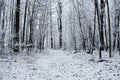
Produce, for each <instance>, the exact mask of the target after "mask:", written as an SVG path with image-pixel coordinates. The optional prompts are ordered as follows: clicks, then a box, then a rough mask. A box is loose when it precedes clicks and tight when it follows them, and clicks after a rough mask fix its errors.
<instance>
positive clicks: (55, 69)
mask: <svg viewBox="0 0 120 80" xmlns="http://www.w3.org/2000/svg"><path fill="white" fill-rule="evenodd" d="M90 58H91V57H90V55H85V54H84V53H83V52H81V53H78V54H70V52H67V51H61V50H49V51H47V52H44V53H40V54H35V55H34V56H33V55H30V56H27V55H24V56H23V55H17V56H14V57H13V58H10V59H9V60H7V59H0V80H120V62H119V61H112V60H111V61H106V62H93V61H89V59H90Z"/></svg>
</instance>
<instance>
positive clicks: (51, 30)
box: [50, 0, 53, 48]
mask: <svg viewBox="0 0 120 80" xmlns="http://www.w3.org/2000/svg"><path fill="white" fill-rule="evenodd" d="M52 28H53V27H52V3H51V0H50V32H51V33H50V34H51V48H53V33H52V32H53V29H52Z"/></svg>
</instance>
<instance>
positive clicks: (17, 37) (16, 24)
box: [13, 0, 20, 52]
mask: <svg viewBox="0 0 120 80" xmlns="http://www.w3.org/2000/svg"><path fill="white" fill-rule="evenodd" d="M19 25H20V0H17V1H16V12H15V25H14V26H15V38H14V44H15V46H14V48H13V51H14V52H19Z"/></svg>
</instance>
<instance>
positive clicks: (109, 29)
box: [106, 0, 112, 57]
mask: <svg viewBox="0 0 120 80" xmlns="http://www.w3.org/2000/svg"><path fill="white" fill-rule="evenodd" d="M106 2H107V12H108V31H109V57H112V55H111V26H110V11H109V2H108V0H106Z"/></svg>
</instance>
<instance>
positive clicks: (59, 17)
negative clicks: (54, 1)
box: [58, 1, 62, 48]
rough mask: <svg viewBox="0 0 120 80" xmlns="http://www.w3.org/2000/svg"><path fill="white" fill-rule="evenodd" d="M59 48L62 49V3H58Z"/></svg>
mask: <svg viewBox="0 0 120 80" xmlns="http://www.w3.org/2000/svg"><path fill="white" fill-rule="evenodd" d="M58 28H59V48H62V3H61V1H59V2H58Z"/></svg>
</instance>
